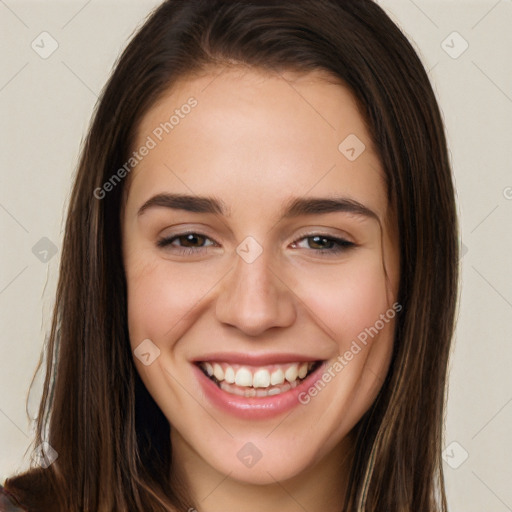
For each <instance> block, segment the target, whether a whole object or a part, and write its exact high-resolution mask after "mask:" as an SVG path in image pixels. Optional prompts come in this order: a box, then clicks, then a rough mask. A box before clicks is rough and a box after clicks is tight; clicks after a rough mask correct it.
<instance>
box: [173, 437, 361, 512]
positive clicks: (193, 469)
mask: <svg viewBox="0 0 512 512" xmlns="http://www.w3.org/2000/svg"><path fill="white" fill-rule="evenodd" d="M173 434H174V435H173V436H172V437H173V461H174V471H175V474H176V476H174V477H173V478H176V479H179V480H180V481H182V482H184V483H185V485H186V486H187V488H188V489H189V492H190V495H191V496H192V498H193V500H194V505H195V507H196V509H197V510H198V511H199V512H217V511H219V510H222V511H224V512H240V511H244V510H251V512H274V511H275V512H304V511H305V510H307V511H308V512H320V511H321V512H338V511H339V510H340V509H341V506H342V505H343V502H344V499H345V493H346V490H347V482H348V472H349V470H350V466H351V463H352V460H353V450H352V448H353V437H352V434H349V435H348V436H346V437H345V438H344V439H343V440H342V441H341V442H340V443H339V444H338V445H337V446H336V447H335V448H334V449H333V450H332V451H331V452H330V453H328V454H327V455H326V456H325V457H324V458H323V459H321V460H320V461H319V462H318V463H316V464H315V465H312V466H310V467H308V468H306V470H304V471H302V472H301V473H299V474H297V475H295V476H294V477H292V478H289V479H287V480H283V481H278V480H274V482H273V483H270V484H265V485H258V484H250V483H246V482H241V481H239V480H236V479H234V478H232V477H230V475H229V474H228V475H225V474H222V473H220V472H218V471H217V470H215V469H214V468H213V467H212V466H210V465H209V464H207V463H206V462H205V461H204V460H203V459H202V458H201V457H200V456H199V455H198V454H197V452H195V451H194V450H193V449H192V448H191V447H190V446H189V445H188V444H187V443H186V442H185V441H184V440H183V438H181V437H180V438H179V441H178V439H176V437H177V436H179V434H177V433H176V432H174V433H173ZM176 441H178V442H177V443H176ZM175 447H176V448H178V449H177V450H176V449H175ZM192 510H193V509H192ZM192 510H191V512H192Z"/></svg>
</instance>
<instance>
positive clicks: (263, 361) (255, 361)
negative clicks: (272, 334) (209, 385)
mask: <svg viewBox="0 0 512 512" xmlns="http://www.w3.org/2000/svg"><path fill="white" fill-rule="evenodd" d="M310 361H322V359H321V358H319V357H315V356H308V355H304V354H291V353H276V354H270V353H267V354H250V353H240V354H237V353H234V352H217V353H215V354H208V355H205V356H202V357H198V358H195V359H194V360H193V362H194V363H204V362H222V363H228V364H247V365H249V366H265V365H271V364H285V363H300V362H310Z"/></svg>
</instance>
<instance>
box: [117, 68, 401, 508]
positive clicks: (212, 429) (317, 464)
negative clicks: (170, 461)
mask: <svg viewBox="0 0 512 512" xmlns="http://www.w3.org/2000/svg"><path fill="white" fill-rule="evenodd" d="M191 96H193V97H194V98H195V99H196V100H197V102H198V104H197V106H196V107H195V108H194V109H192V111H191V112H190V113H189V114H188V115H187V116H184V118H183V119H180V122H179V125H177V126H175V128H174V129H173V130H172V132H170V133H169V134H167V135H166V136H164V137H163V139H162V141H160V142H159V143H158V144H157V146H156V147H155V148H154V149H152V150H151V151H150V152H149V154H148V155H147V156H146V157H145V158H144V159H143V160H142V161H141V162H140V163H139V164H138V165H137V166H136V168H135V170H134V171H133V172H132V174H130V176H129V178H128V179H129V182H128V184H127V185H129V187H128V188H127V189H126V203H125V205H124V208H123V211H122V213H121V215H122V228H123V258H124V265H125V270H126V278H127V284H128V320H129V332H130V343H131V346H132V349H133V350H134V349H136V348H137V346H138V345H139V344H140V343H141V342H142V341H143V340H145V339H150V340H151V341H152V343H154V345H155V346H157V347H158V348H159V350H160V355H159V357H157V358H156V359H155V360H154V362H152V364H150V365H148V366H145V365H144V364H142V362H141V361H140V360H139V359H138V358H137V357H134V362H135V364H136V367H137V370H138V372H139V373H140V375H141V378H142V380H143V382H144V383H145V385H146V387H147V389H148V391H149V392H150V393H151V395H152V396H153V398H154V399H155V401H156V402H157V404H158V405H159V407H160V408H161V409H162V411H163V413H164V414H165V416H166V417H167V419H168V420H169V422H170V424H171V441H172V446H173V457H174V468H175V469H174V471H175V473H173V475H171V478H175V477H176V475H178V476H179V477H181V478H183V479H184V480H185V481H186V482H187V484H188V485H189V486H190V489H191V492H192V496H193V498H194V500H195V501H194V503H195V506H196V507H197V508H198V509H199V510H200V511H201V512H203V511H205V512H210V511H218V510H223V511H238V512H240V511H251V512H255V511H267V512H268V511H273V510H279V511H280V512H283V511H294V512H295V511H299V510H301V511H303V510H304V509H306V510H308V511H310V512H314V511H317V510H318V511H320V510H322V511H323V512H325V511H326V510H327V511H330V510H333V511H334V510H339V504H340V502H341V500H342V499H343V497H344V494H345V488H346V481H347V474H348V471H349V468H350V463H351V461H352V457H353V446H354V430H353V428H354V426H355V425H356V424H357V422H358V421H359V420H360V419H361V417H362V416H363V414H364V413H365V412H366V411H367V410H368V408H369V407H370V406H371V404H372V403H373V401H374V400H375V397H376V396H377V393H378V391H379V389H380V388H381V385H382V383H383V380H384V377H385V375H386V373H387V370H388V368H389V362H390V357H391V351H392V346H393V328H394V321H393V320H391V321H389V322H388V323H386V324H385V326H384V328H383V329H381V330H380V331H379V332H378V334H377V335H376V336H374V337H373V338H369V339H368V343H367V345H366V346H362V350H361V351H360V352H359V353H358V354H357V355H355V356H354V358H353V359H352V360H351V361H349V362H348V364H347V365H346V366H345V367H344V368H343V370H342V371H340V372H338V373H335V374H336V376H335V378H333V379H332V380H331V381H330V382H329V383H328V385H326V386H325V388H324V389H323V390H322V391H321V392H320V393H318V395H317V396H316V397H314V398H312V399H311V401H310V402H309V403H308V404H307V405H299V406H297V407H295V408H294V409H292V411H291V413H289V412H287V413H286V414H283V415H280V416H277V417H274V418H271V419H258V420H254V421H247V420H244V419H241V418H237V417H235V416H233V415H231V414H229V413H227V412H224V411H221V410H219V409H218V408H216V407H215V406H213V405H212V404H211V403H210V402H208V401H207V400H206V398H205V397H204V396H203V393H202V391H201V389H200V387H199V385H198V382H197V379H196V378H195V376H194V374H193V372H192V363H191V361H192V360H194V359H196V358H199V357H200V356H202V355H205V354H210V353H212V352H213V351H215V352H217V351H226V352H235V353H254V354H258V353H276V352H286V353H290V352H293V353H298V354H304V355H308V356H310V357H311V359H312V360H317V359H321V360H328V363H327V364H328V366H330V365H332V363H333V362H334V361H335V360H336V358H337V357H338V356H339V355H343V354H344V353H345V352H346V351H347V350H348V349H349V348H350V346H351V343H352V342H353V340H356V339H357V336H358V335H359V334H360V333H361V332H362V331H364V329H365V328H367V327H370V326H373V325H374V324H375V322H376V321H377V320H378V319H379V318H380V315H381V314H384V313H386V311H388V310H389V309H390V308H392V304H393V303H394V302H395V300H396V294H397V288H398V281H399V259H398V252H397V248H398V239H397V235H396V222H395V221H394V219H393V215H392V211H391V209H390V205H389V204H388V201H387V197H386V188H385V182H384V172H383V170H382V166H381V163H380V161H379V158H378V156H377V154H376V153H375V151H374V149H373V146H372V142H371V140H370V137H369V134H368V131H367V129H366V127H365V124H364V121H363V118H362V117H361V115H360V113H359V111H358V109H357V106H356V103H355V100H354V97H353V95H352V94H351V93H350V92H349V90H348V89H347V88H346V87H344V86H343V85H341V84H339V83H336V82H335V81H333V79H332V78H330V79H329V77H328V76H327V75H325V74H323V73H321V72H313V73H309V74H299V73H292V72H286V73H282V74H280V75H278V74H270V73H266V72H262V71H257V70H254V69H250V68H241V67H237V66H231V67H227V68H224V69H222V70H221V69H214V70H210V71H207V72H205V73H204V74H202V75H196V76H193V77H188V78H186V79H183V80H181V81H180V82H179V83H177V84H175V85H174V86H173V88H172V89H171V90H169V91H168V93H167V94H166V95H165V96H164V97H163V98H162V99H161V100H160V101H158V102H157V104H156V105H154V106H153V108H152V109H151V110H150V111H149V112H148V113H147V114H146V116H145V117H144V118H143V120H142V122H141V123H140V126H139V127H138V131H137V139H136V141H135V147H140V146H141V145H142V144H144V142H145V141H146V140H147V137H148V135H151V134H152V132H153V130H154V129H155V128H156V127H157V126H159V124H160V123H161V122H164V121H165V120H167V119H169V116H170V114H172V112H173V111H174V110H175V109H176V108H179V107H180V106H181V105H183V104H185V103H186V102H187V100H188V99H189V98H190V97H191ZM349 134H355V135H357V137H358V138H359V139H360V140H361V141H363V142H364V144H365V145H366V150H365V151H364V152H363V153H362V154H361V155H360V156H359V157H358V158H357V159H356V160H355V161H349V160H348V159H347V158H346V157H345V156H344V154H342V153H341V152H340V151H339V150H338V146H339V144H340V143H341V142H342V141H343V140H344V139H345V138H346V137H347V136H348V135H349ZM165 192H166V193H175V194H187V195H193V196H201V197H203V196H208V197H215V198H217V199H218V200H221V201H222V202H223V203H224V204H225V206H226V207H227V209H228V212H229V215H219V214H211V213H192V212H187V211H182V210H178V209H169V208H165V207H153V208H148V209H146V210H145V211H144V212H143V213H142V214H140V215H138V210H139V208H140V207H141V206H142V205H143V204H144V203H145V202H146V201H147V200H148V199H149V198H150V197H152V196H154V195H156V194H160V193H165ZM334 196H336V197H345V198H350V199H352V200H355V201H358V202H359V203H362V204H363V205H364V206H366V207H367V208H369V209H371V210H372V211H373V212H374V213H375V214H376V217H377V219H376V218H372V217H366V216H362V215H357V214H354V213H347V212H335V213H327V214H325V213H315V214H312V215H301V216H298V217H294V218H282V216H281V213H282V208H283V205H285V204H286V203H287V201H290V199H291V198H311V197H321V198H326V197H327V198H328V197H334ZM188 230H192V231H194V232H197V233H200V234H202V235H204V236H206V237H208V238H207V239H206V240H208V241H207V242H204V240H203V241H200V242H199V243H197V244H196V245H192V251H195V252H192V253H190V254H188V255H183V254H180V253H179V251H180V250H182V247H180V245H179V244H180V243H181V244H184V243H186V240H184V239H183V238H182V239H174V242H173V243H174V245H171V246H167V247H158V246H157V242H158V240H160V239H161V238H164V237H166V238H169V237H172V236H177V235H179V234H180V233H183V232H185V231H188ZM313 234H320V235H324V236H330V237H335V238H343V239H345V240H348V241H350V242H352V243H354V244H355V246H353V247H351V248H345V249H343V250H342V251H341V252H339V253H333V252H331V253H329V252H328V251H329V250H331V251H332V250H333V249H332V247H333V245H332V244H329V243H327V244H326V245H325V244H324V245H320V246H319V245H318V244H316V245H315V243H314V241H312V239H311V238H307V237H308V236H309V237H310V236H312V235H313ZM248 236H251V237H253V238H254V239H255V240H256V241H257V242H258V243H259V245H260V246H261V248H262V250H263V252H262V253H261V255H260V256H259V257H258V258H257V259H256V260H255V261H254V262H252V263H247V262H246V261H244V260H243V259H242V258H241V257H240V256H239V255H238V254H237V252H236V249H237V247H238V246H239V244H240V243H241V242H242V241H243V240H244V239H245V238H246V237H248ZM210 240H211V242H210ZM213 242H215V243H214V245H207V246H206V247H201V244H203V245H204V244H205V243H206V244H212V243H213ZM322 247H326V248H327V249H326V251H325V253H324V254H320V253H319V249H321V248H322ZM334 247H336V246H335V245H334ZM248 442H251V443H253V444H254V445H255V446H256V447H257V448H258V449H259V451H260V452H261V453H262V458H261V459H260V460H259V461H258V463H257V464H256V465H254V466H253V467H251V468H248V467H246V466H245V465H244V464H242V463H241V462H240V460H239V459H238V457H237V452H238V451H239V450H240V449H241V448H242V447H243V446H244V445H245V444H246V443H248Z"/></svg>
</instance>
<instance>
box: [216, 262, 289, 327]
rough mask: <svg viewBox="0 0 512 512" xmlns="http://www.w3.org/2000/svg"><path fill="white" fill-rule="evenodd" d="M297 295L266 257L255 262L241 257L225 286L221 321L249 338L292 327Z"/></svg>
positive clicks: (219, 304)
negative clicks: (295, 295)
mask: <svg viewBox="0 0 512 512" xmlns="http://www.w3.org/2000/svg"><path fill="white" fill-rule="evenodd" d="M293 299H294V297H293V292H292V291H291V290H290V289H289V288H288V287H287V286H286V284H285V283H284V282H283V279H281V278H280V276H278V275H277V273H276V271H275V270H273V269H272V268H271V267H270V266H269V262H268V260H267V258H266V257H264V255H261V256H260V257H259V258H257V259H256V260H255V261H253V262H252V263H247V262H246V261H244V260H243V259H242V258H240V257H237V261H236V263H235V268H234V270H233V271H232V272H230V273H229V274H228V276H227V277H226V280H224V282H223V283H222V286H221V290H220V294H219V296H218V298H217V303H216V316H217V319H218V320H219V321H220V322H222V323H223V324H225V325H230V326H233V327H236V328H238V329H239V330H240V331H242V332H244V333H245V334H247V335H248V336H258V335H260V334H262V333H264V332H265V331H266V330H268V329H271V328H272V327H288V326H290V325H292V324H293V322H294V321H295V318H296V308H295V302H294V300H293Z"/></svg>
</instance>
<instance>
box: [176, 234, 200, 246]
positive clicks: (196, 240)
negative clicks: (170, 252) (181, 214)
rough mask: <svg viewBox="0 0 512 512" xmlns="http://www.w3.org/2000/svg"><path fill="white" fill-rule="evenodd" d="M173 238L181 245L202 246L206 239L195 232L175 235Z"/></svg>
mask: <svg viewBox="0 0 512 512" xmlns="http://www.w3.org/2000/svg"><path fill="white" fill-rule="evenodd" d="M174 240H179V242H180V245H181V246H182V247H202V246H203V245H204V243H205V241H206V237H205V236H202V235H198V234H196V233H189V234H188V235H182V236H179V237H176V238H175V239H174Z"/></svg>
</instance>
